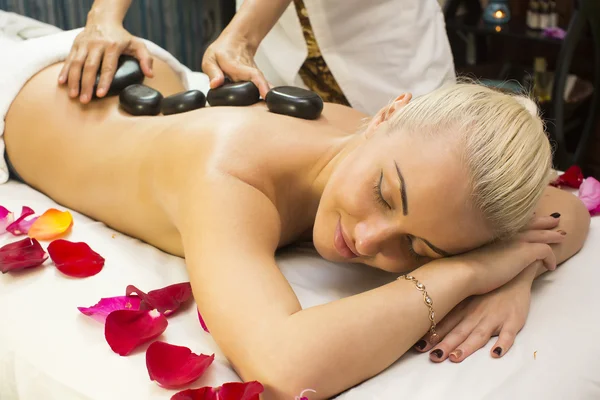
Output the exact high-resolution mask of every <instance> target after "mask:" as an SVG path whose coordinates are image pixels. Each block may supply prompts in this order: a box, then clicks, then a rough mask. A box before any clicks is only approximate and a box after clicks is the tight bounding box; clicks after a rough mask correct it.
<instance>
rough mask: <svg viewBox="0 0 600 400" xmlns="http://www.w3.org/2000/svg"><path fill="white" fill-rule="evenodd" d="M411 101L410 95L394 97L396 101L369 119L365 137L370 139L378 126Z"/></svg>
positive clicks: (404, 94)
mask: <svg viewBox="0 0 600 400" xmlns="http://www.w3.org/2000/svg"><path fill="white" fill-rule="evenodd" d="M411 99H412V94H410V93H403V94H401V95H400V96H398V97H396V99H395V100H394V101H393V102H392V104H390V105H389V106H387V107H384V108H382V109H381V110H379V112H378V113H377V114H376V115H375V116H374V117H373V119H371V122H369V125H368V126H367V129H366V130H365V136H366V137H367V139H368V138H370V137H371V136H373V134H374V133H375V131H376V130H377V128H378V127H379V125H381V124H382V123H384V122H386V121H387V120H388V119H390V117H391V116H392V115H394V113H395V112H396V111H398V110H400V109H401V108H402V107H404V106H405V105H407V104H408V103H409V102H410V100H411Z"/></svg>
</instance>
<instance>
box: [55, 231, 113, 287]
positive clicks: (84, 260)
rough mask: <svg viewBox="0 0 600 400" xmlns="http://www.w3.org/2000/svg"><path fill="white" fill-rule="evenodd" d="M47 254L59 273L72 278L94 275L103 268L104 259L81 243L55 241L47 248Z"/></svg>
mask: <svg viewBox="0 0 600 400" xmlns="http://www.w3.org/2000/svg"><path fill="white" fill-rule="evenodd" d="M48 253H50V258H51V259H52V261H54V264H55V265H56V268H57V269H58V270H59V271H60V272H62V273H63V274H65V275H68V276H71V277H74V278H87V277H89V276H93V275H96V274H97V273H98V272H100V271H101V270H102V267H104V258H102V256H101V255H100V254H98V253H96V252H95V251H94V250H92V249H91V248H90V246H88V245H87V244H86V243H83V242H79V243H74V242H69V241H68V240H63V239H59V240H55V241H53V242H52V243H50V245H49V246H48Z"/></svg>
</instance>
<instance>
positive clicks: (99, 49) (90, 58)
mask: <svg viewBox="0 0 600 400" xmlns="http://www.w3.org/2000/svg"><path fill="white" fill-rule="evenodd" d="M121 54H127V55H131V56H134V57H136V58H137V59H138V60H139V61H140V66H141V68H142V72H143V73H144V75H146V76H147V77H149V78H151V77H152V76H153V73H152V56H151V55H150V53H149V52H148V49H147V48H146V45H145V44H144V43H143V42H142V41H141V40H140V39H138V38H136V37H134V36H132V35H131V34H130V33H129V32H127V31H126V30H125V29H124V28H123V26H122V25H121V24H119V23H103V24H93V23H92V24H90V23H88V25H86V27H85V29H84V30H83V31H82V32H81V33H80V34H79V35H77V37H76V38H75V41H74V42H73V47H72V48H71V52H70V53H69V55H68V57H67V59H66V60H65V64H64V66H63V68H62V70H61V71H60V74H59V77H58V82H59V83H60V84H64V83H67V84H68V87H69V96H70V97H71V98H75V97H77V96H78V95H79V96H80V97H79V99H80V101H81V102H82V103H84V104H87V103H89V102H90V101H91V99H92V91H93V90H94V84H95V83H96V74H97V73H98V69H99V68H101V75H100V81H99V83H98V89H97V91H96V95H97V96H98V97H103V96H104V95H106V93H107V92H108V89H109V88H110V84H111V82H112V80H113V77H114V75H115V72H116V70H117V63H118V61H119V57H120V56H121ZM80 81H81V91H80Z"/></svg>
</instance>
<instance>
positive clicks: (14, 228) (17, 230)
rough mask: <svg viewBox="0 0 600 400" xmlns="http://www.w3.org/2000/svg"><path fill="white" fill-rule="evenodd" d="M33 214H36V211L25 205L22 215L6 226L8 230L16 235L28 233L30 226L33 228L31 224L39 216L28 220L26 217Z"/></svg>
mask: <svg viewBox="0 0 600 400" xmlns="http://www.w3.org/2000/svg"><path fill="white" fill-rule="evenodd" d="M33 214H35V211H33V210H32V209H31V208H29V207H27V206H23V209H22V210H21V216H20V217H19V218H17V219H16V221H14V222H13V223H12V224H10V225H8V226H7V227H6V230H7V231H8V232H10V233H12V234H13V235H15V236H20V235H26V234H27V232H29V228H31V225H33V223H34V222H35V220H36V219H37V217H36V218H32V219H31V220H29V221H26V220H25V218H27V217H29V216H30V215H33Z"/></svg>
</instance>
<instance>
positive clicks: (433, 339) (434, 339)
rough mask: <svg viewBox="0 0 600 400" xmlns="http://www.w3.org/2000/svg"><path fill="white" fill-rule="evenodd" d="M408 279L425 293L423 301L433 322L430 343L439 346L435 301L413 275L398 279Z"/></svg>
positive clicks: (430, 329) (430, 330)
mask: <svg viewBox="0 0 600 400" xmlns="http://www.w3.org/2000/svg"><path fill="white" fill-rule="evenodd" d="M402 278H404V279H406V280H407V281H411V282H413V283H414V284H415V287H416V288H417V290H418V291H420V292H423V301H424V302H425V305H426V306H427V308H429V320H430V321H431V327H430V328H429V342H430V343H431V344H434V345H435V344H437V340H438V334H437V333H436V332H435V326H436V325H435V311H433V300H432V299H431V297H429V294H428V293H427V289H425V285H423V284H422V283H421V282H419V281H418V280H417V279H416V278H415V277H414V276H412V275H402V276H399V277H398V279H402Z"/></svg>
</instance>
